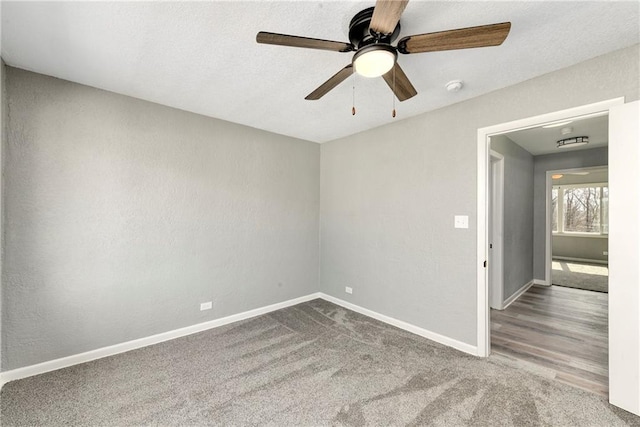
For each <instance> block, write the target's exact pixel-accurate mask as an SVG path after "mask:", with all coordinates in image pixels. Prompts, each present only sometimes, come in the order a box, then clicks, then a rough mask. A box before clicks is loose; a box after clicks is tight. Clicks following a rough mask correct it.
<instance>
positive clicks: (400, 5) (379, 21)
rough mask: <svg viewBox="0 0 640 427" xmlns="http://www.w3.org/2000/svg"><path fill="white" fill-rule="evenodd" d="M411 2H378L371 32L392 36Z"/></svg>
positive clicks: (384, 0) (383, 0) (396, 0)
mask: <svg viewBox="0 0 640 427" xmlns="http://www.w3.org/2000/svg"><path fill="white" fill-rule="evenodd" d="M407 3H409V0H378V1H377V2H376V7H375V8H374V9H373V16H372V17H371V23H370V24H369V30H371V31H373V32H374V33H378V34H391V33H393V30H395V29H396V25H398V21H400V15H402V12H403V11H404V8H405V7H407Z"/></svg>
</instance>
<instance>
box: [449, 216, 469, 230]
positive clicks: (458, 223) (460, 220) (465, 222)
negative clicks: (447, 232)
mask: <svg viewBox="0 0 640 427" xmlns="http://www.w3.org/2000/svg"><path fill="white" fill-rule="evenodd" d="M453 226H454V227H455V228H469V216H468V215H456V216H455V217H454V219H453Z"/></svg>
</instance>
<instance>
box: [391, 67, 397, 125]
mask: <svg viewBox="0 0 640 427" xmlns="http://www.w3.org/2000/svg"><path fill="white" fill-rule="evenodd" d="M391 99H392V101H391V102H392V103H393V111H392V112H391V117H393V118H394V119H395V117H396V67H395V66H394V67H393V90H392V91H391Z"/></svg>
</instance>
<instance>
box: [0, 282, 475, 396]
mask: <svg viewBox="0 0 640 427" xmlns="http://www.w3.org/2000/svg"><path fill="white" fill-rule="evenodd" d="M316 298H322V299H324V300H327V301H330V302H332V303H334V304H337V305H340V306H342V307H345V308H348V309H350V310H353V311H355V312H357V313H360V314H363V315H365V316H369V317H372V318H374V319H377V320H379V321H381V322H384V323H387V324H389V325H393V326H395V327H398V328H400V329H404V330H405V331H408V332H411V333H414V334H416V335H419V336H421V337H424V338H427V339H430V340H432V341H436V342H438V343H440V344H444V345H446V346H449V347H453V348H455V349H458V350H460V351H463V352H465V353H469V354H473V355H474V356H477V355H478V348H477V347H476V346H473V345H470V344H467V343H464V342H462V341H458V340H455V339H453V338H449V337H446V336H444V335H440V334H437V333H435V332H431V331H428V330H426V329H423V328H420V327H418V326H415V325H412V324H410V323H407V322H403V321H402V320H398V319H394V318H393V317H389V316H385V315H384V314H380V313H376V312H375V311H372V310H369V309H366V308H363V307H360V306H358V305H355V304H352V303H350V302H347V301H343V300H341V299H339V298H335V297H332V296H331V295H327V294H324V293H322V292H316V293H313V294H309V295H306V296H303V297H299V298H294V299H291V300H288V301H284V302H280V303H276V304H271V305H268V306H266V307H260V308H256V309H254V310H249V311H245V312H242V313H238V314H234V315H231V316H227V317H223V318H220V319H215V320H210V321H208V322H203V323H198V324H196V325H192V326H187V327H184V328H180V329H175V330H172V331H168V332H162V333H160V334H156V335H151V336H149V337H144V338H140V339H136V340H132V341H127V342H123V343H120V344H115V345H111V346H108V347H102V348H98V349H96V350H91V351H87V352H85V353H79V354H74V355H72V356H67V357H62V358H60V359H54V360H49V361H46V362H42V363H38V364H36V365H31V366H25V367H23V368H18V369H13V370H10V371H6V372H0V389H1V388H2V386H3V385H4V384H6V383H8V382H9V381H14V380H19V379H22V378H27V377H31V376H34V375H39V374H44V373H46V372H51V371H55V370H57V369H62V368H67V367H69V366H73V365H78V364H80V363H85V362H90V361H92V360H96V359H102V358H103V357H108V356H113V355H116V354H119V353H124V352H126V351H130V350H135V349H138V348H142V347H147V346H150V345H154V344H158V343H161V342H164V341H169V340H172V339H175V338H180V337H184V336H187V335H191V334H195V333H198V332H202V331H206V330H208V329H213V328H217V327H219V326H224V325H228V324H229V323H233V322H238V321H240V320H245V319H249V318H252V317H256V316H260V315H262V314H266V313H270V312H272V311H276V310H280V309H282V308H286V307H290V306H292V305H296V304H300V303H303V302H306V301H311V300H313V299H316Z"/></svg>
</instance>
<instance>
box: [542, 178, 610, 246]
mask: <svg viewBox="0 0 640 427" xmlns="http://www.w3.org/2000/svg"><path fill="white" fill-rule="evenodd" d="M608 210H609V187H608V186H607V184H606V183H602V184H577V185H556V186H554V187H553V188H552V190H551V230H552V231H553V232H554V233H580V234H591V235H603V234H608V233H609V212H608Z"/></svg>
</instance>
